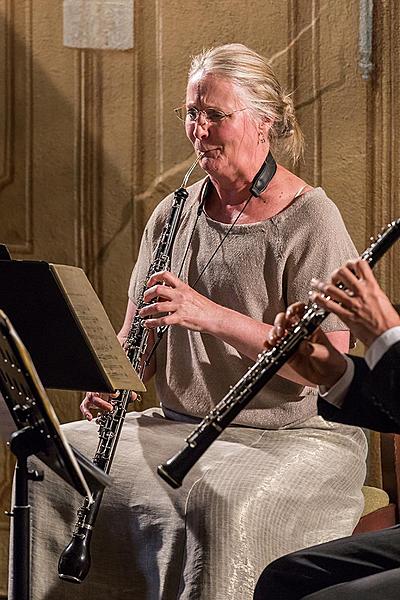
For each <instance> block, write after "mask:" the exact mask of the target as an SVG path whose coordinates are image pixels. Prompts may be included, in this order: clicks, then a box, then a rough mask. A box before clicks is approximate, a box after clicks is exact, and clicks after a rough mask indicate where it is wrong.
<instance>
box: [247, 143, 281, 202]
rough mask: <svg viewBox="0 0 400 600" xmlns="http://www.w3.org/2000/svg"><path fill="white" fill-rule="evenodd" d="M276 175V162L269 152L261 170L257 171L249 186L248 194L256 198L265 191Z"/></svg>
mask: <svg viewBox="0 0 400 600" xmlns="http://www.w3.org/2000/svg"><path fill="white" fill-rule="evenodd" d="M275 173H276V162H275V160H274V157H273V156H272V154H271V152H268V156H267V158H266V159H265V161H264V162H263V164H262V166H261V169H260V170H259V171H258V173H257V174H256V176H255V177H254V179H253V182H252V184H251V188H250V193H251V195H252V196H255V197H256V198H258V196H260V195H261V194H262V193H263V192H264V191H265V190H266V189H267V186H268V184H269V182H270V181H271V179H272V178H273V176H274V175H275Z"/></svg>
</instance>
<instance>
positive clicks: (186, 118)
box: [174, 106, 247, 123]
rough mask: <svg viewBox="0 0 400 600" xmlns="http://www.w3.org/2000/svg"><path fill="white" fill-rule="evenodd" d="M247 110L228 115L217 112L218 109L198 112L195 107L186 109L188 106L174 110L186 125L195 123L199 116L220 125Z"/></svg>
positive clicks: (239, 109) (240, 109) (239, 110)
mask: <svg viewBox="0 0 400 600" xmlns="http://www.w3.org/2000/svg"><path fill="white" fill-rule="evenodd" d="M242 110H247V107H246V108H238V109H237V110H233V111H232V112H230V113H226V112H224V111H223V110H217V109H216V108H205V109H204V110H198V109H197V108H195V107H194V106H193V107H191V108H186V106H179V107H178V108H175V109H174V112H175V114H176V116H177V117H178V119H179V120H180V121H183V122H184V123H194V122H195V121H197V119H198V118H199V115H201V114H202V115H203V116H204V118H205V120H206V121H207V123H219V122H220V121H222V120H223V119H226V118H227V117H230V116H231V115H233V114H234V113H237V112H241V111H242Z"/></svg>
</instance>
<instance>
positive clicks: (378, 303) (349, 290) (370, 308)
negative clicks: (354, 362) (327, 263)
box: [311, 259, 400, 348]
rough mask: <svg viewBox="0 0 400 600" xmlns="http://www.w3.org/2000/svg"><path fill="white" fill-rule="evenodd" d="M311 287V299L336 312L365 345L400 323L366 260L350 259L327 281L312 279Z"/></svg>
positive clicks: (399, 318)
mask: <svg viewBox="0 0 400 600" xmlns="http://www.w3.org/2000/svg"><path fill="white" fill-rule="evenodd" d="M338 283H342V284H343V285H344V289H339V288H338V287H337V284H338ZM312 286H313V288H314V292H313V294H312V295H311V300H312V301H313V302H316V303H317V304H318V305H319V306H321V307H322V308H324V309H325V310H328V311H329V312H332V313H334V314H335V315H337V316H338V317H339V318H340V319H341V320H342V321H343V322H344V323H346V325H347V326H348V327H349V328H350V329H351V331H352V333H354V335H355V336H356V337H357V338H358V339H359V340H361V341H362V342H363V344H364V345H365V346H366V347H367V348H368V347H369V346H370V345H371V344H372V342H373V341H374V340H375V339H376V338H377V337H379V336H380V335H381V334H382V333H384V332H385V331H387V330H388V329H390V328H392V327H396V326H398V325H400V317H399V315H398V314H397V312H396V310H395V309H394V307H393V306H392V303H391V302H390V300H389V298H388V297H387V296H386V294H385V293H384V292H383V290H382V289H381V288H380V287H379V285H378V282H377V281H376V279H375V277H374V274H373V273H372V269H371V267H370V266H369V264H368V263H367V262H366V261H365V260H360V259H358V260H356V261H349V262H348V263H347V264H346V265H345V266H344V267H341V268H340V269H337V271H335V272H334V273H333V274H332V276H331V279H330V281H329V282H324V281H321V280H319V279H313V280H312Z"/></svg>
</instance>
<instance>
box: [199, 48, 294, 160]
mask: <svg viewBox="0 0 400 600" xmlns="http://www.w3.org/2000/svg"><path fill="white" fill-rule="evenodd" d="M208 74H211V75H216V76H219V77H224V78H225V79H228V80H229V81H231V82H232V83H233V84H234V85H235V87H236V88H237V90H238V93H239V95H240V96H241V97H242V99H243V100H244V101H245V102H246V103H247V106H248V107H249V109H250V110H251V113H252V116H253V118H254V119H255V120H256V121H257V120H258V121H259V120H260V119H268V120H269V121H271V122H272V126H271V128H270V130H269V140H270V143H271V146H272V147H275V146H276V145H277V143H279V145H280V146H282V147H283V149H284V151H285V152H286V153H287V154H289V156H291V158H292V159H293V161H294V162H296V161H297V160H298V159H299V158H300V157H301V156H302V154H303V145H304V138H303V133H302V131H301V129H300V126H299V124H298V122H297V119H296V116H295V111H294V106H293V100H292V98H291V97H290V95H289V94H287V93H286V92H285V91H284V90H283V89H282V87H281V85H280V83H279V82H278V80H277V78H276V75H275V73H274V72H273V70H272V68H271V66H270V65H269V63H268V61H267V60H266V59H265V58H264V57H262V56H261V55H260V54H257V52H254V50H251V49H250V48H248V47H247V46H244V45H243V44H225V45H224V46H218V47H216V48H209V49H208V50H203V52H201V53H200V54H198V55H197V56H194V57H193V58H192V62H191V65H190V69H189V81H190V79H192V78H194V77H204V76H205V75H208Z"/></svg>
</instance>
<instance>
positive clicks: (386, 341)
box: [365, 326, 400, 370]
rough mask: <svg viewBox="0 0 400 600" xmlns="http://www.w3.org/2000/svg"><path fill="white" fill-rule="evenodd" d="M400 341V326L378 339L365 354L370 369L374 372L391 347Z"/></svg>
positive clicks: (389, 330)
mask: <svg viewBox="0 0 400 600" xmlns="http://www.w3.org/2000/svg"><path fill="white" fill-rule="evenodd" d="M398 341H400V326H397V327H392V328H391V329H388V330H387V331H385V332H384V333H382V334H381V335H380V336H379V337H377V338H376V340H374V341H373V342H372V344H371V345H370V347H369V348H368V350H367V351H366V353H365V362H366V363H367V365H368V366H369V368H370V369H371V370H372V369H373V368H374V367H375V366H376V365H377V364H378V362H379V361H380V360H381V358H382V356H383V355H384V354H385V352H387V350H389V348H390V346H393V344H395V343H396V342H398Z"/></svg>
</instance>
